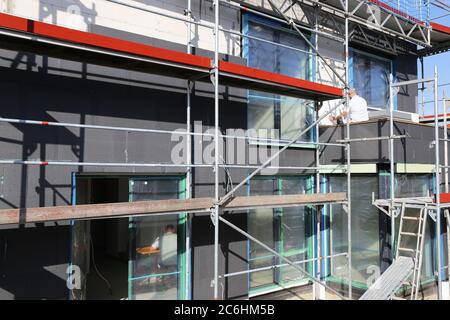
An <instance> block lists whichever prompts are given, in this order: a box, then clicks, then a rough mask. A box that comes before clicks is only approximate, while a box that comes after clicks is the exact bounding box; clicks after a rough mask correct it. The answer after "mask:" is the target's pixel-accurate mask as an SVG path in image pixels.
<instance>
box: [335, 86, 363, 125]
mask: <svg viewBox="0 0 450 320" xmlns="http://www.w3.org/2000/svg"><path fill="white" fill-rule="evenodd" d="M348 96H349V97H350V101H349V106H348V108H345V109H344V111H342V112H341V113H340V114H339V115H338V116H336V117H333V116H331V117H330V120H331V121H339V120H343V119H346V120H350V123H356V122H362V121H368V120H369V112H368V111H367V101H366V100H365V99H364V98H363V97H360V96H359V95H358V93H357V92H356V90H355V89H350V90H349V91H348Z"/></svg>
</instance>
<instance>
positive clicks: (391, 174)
mask: <svg viewBox="0 0 450 320" xmlns="http://www.w3.org/2000/svg"><path fill="white" fill-rule="evenodd" d="M393 82H394V77H393V76H392V74H390V75H389V198H390V205H389V213H390V215H391V254H392V261H394V259H395V254H394V252H395V208H394V201H395V167H394V166H395V165H394V139H392V137H393V136H394V90H393V87H392V84H393Z"/></svg>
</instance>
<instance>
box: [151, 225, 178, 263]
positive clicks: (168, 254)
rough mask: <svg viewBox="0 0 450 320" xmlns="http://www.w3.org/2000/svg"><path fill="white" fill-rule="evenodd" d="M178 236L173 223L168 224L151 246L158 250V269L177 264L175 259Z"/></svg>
mask: <svg viewBox="0 0 450 320" xmlns="http://www.w3.org/2000/svg"><path fill="white" fill-rule="evenodd" d="M177 245H178V237H177V231H176V228H175V227H174V225H172V224H169V225H167V226H166V227H165V228H164V233H163V234H162V235H161V236H159V237H157V238H156V239H155V241H154V242H153V243H152V246H151V248H152V249H154V250H159V251H160V252H159V259H158V267H159V268H160V269H172V268H175V267H176V266H177V264H178V259H177Z"/></svg>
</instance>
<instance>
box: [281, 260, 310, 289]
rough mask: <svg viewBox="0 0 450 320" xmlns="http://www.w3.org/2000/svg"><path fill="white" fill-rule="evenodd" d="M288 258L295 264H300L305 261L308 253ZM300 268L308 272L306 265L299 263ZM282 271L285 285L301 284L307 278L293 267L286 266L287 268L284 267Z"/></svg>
mask: <svg viewBox="0 0 450 320" xmlns="http://www.w3.org/2000/svg"><path fill="white" fill-rule="evenodd" d="M288 258H289V259H290V260H291V261H293V262H300V261H304V260H305V259H306V253H299V254H295V255H290V256H288ZM297 265H298V266H299V267H300V268H302V269H303V270H306V263H305V262H303V263H298V264H297ZM280 269H281V274H282V275H283V276H282V280H283V283H284V284H285V285H289V284H292V283H295V282H299V281H302V280H304V279H305V278H306V277H305V276H304V275H303V274H302V273H300V272H299V271H298V270H297V269H296V268H294V267H292V266H286V267H282V268H280Z"/></svg>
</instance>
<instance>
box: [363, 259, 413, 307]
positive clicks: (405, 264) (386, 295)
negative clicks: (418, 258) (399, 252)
mask: <svg viewBox="0 0 450 320" xmlns="http://www.w3.org/2000/svg"><path fill="white" fill-rule="evenodd" d="M413 268H414V260H413V259H412V258H408V257H398V258H397V260H395V261H394V263H393V264H392V265H391V266H390V267H389V268H387V270H386V271H385V272H384V273H383V274H382V275H381V277H379V278H378V280H377V281H376V282H375V283H374V284H373V285H372V286H371V287H370V288H369V290H367V291H366V292H365V293H364V294H363V295H362V296H361V298H360V299H359V300H388V299H390V298H391V297H392V296H393V295H394V293H395V292H396V291H397V289H398V288H400V287H401V286H402V285H403V283H404V282H405V281H406V279H408V277H409V276H410V275H411V272H412V271H413Z"/></svg>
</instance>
